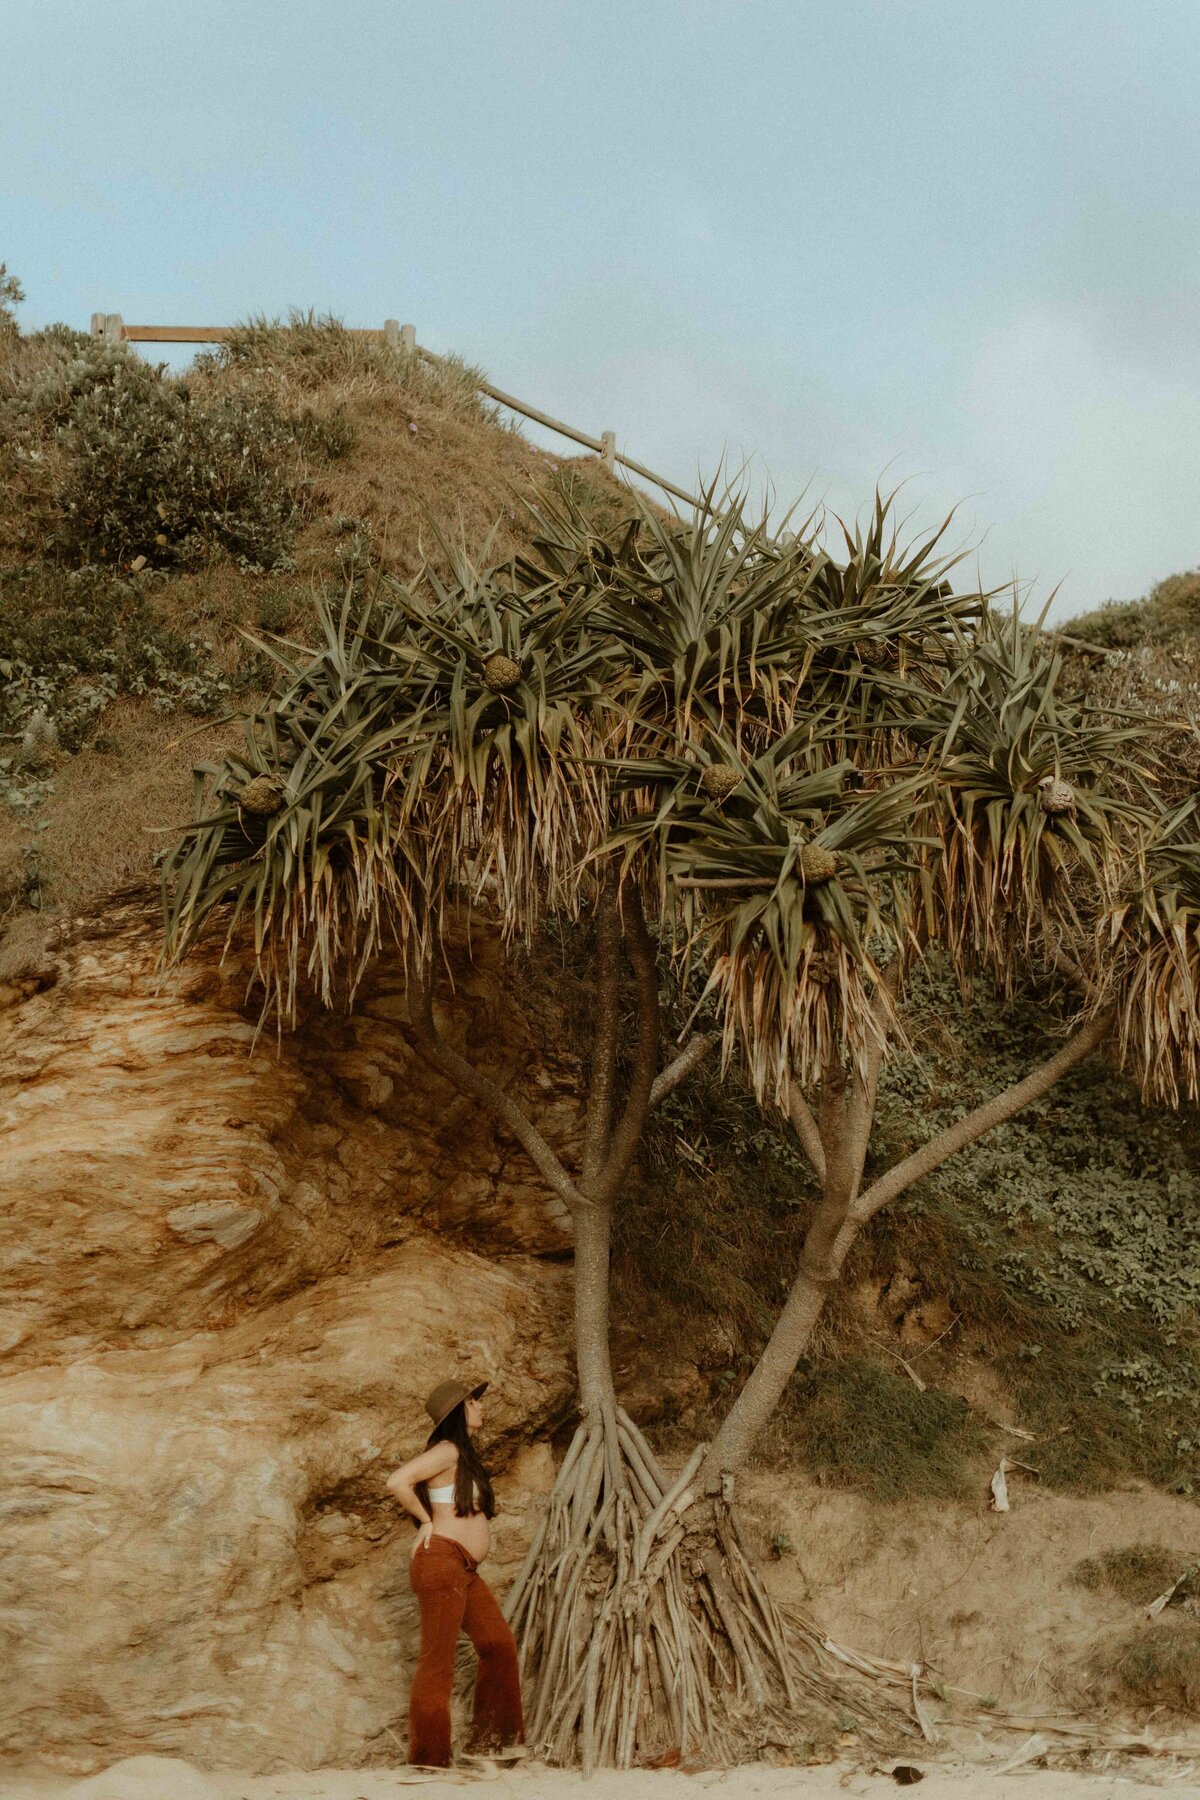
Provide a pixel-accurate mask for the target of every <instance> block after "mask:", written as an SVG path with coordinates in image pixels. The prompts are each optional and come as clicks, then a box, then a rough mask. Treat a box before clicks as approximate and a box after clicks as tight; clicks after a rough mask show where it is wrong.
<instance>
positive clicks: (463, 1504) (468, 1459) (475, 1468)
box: [413, 1400, 496, 1519]
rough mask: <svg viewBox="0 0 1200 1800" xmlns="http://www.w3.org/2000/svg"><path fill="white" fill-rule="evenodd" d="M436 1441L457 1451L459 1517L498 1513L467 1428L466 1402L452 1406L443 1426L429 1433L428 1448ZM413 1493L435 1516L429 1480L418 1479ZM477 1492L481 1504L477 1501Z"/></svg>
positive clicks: (457, 1510) (486, 1515)
mask: <svg viewBox="0 0 1200 1800" xmlns="http://www.w3.org/2000/svg"><path fill="white" fill-rule="evenodd" d="M435 1444H453V1445H454V1447H455V1449H456V1450H457V1451H458V1462H457V1464H456V1465H455V1470H454V1511H455V1513H456V1514H457V1516H458V1517H459V1518H460V1519H465V1518H466V1517H467V1515H468V1514H469V1513H474V1512H481V1513H482V1514H483V1516H484V1518H485V1519H492V1518H495V1516H496V1496H495V1495H494V1494H493V1492H492V1478H491V1476H490V1475H489V1474H488V1472H487V1470H486V1469H485V1468H484V1466H483V1463H482V1461H481V1459H480V1455H479V1452H478V1450H477V1449H476V1448H475V1446H474V1444H473V1443H472V1442H471V1433H470V1432H469V1431H468V1430H467V1403H466V1401H465V1400H460V1401H459V1403H458V1405H457V1406H455V1407H452V1408H451V1410H450V1411H449V1412H448V1413H447V1414H446V1416H445V1418H444V1419H443V1420H442V1422H441V1424H440V1425H435V1426H434V1428H433V1430H432V1431H431V1432H430V1434H429V1442H428V1443H427V1444H426V1446H425V1448H426V1449H427V1450H432V1449H433V1446H434V1445H435ZM413 1492H414V1494H416V1496H417V1498H418V1499H419V1500H420V1502H421V1505H422V1506H423V1507H424V1508H425V1511H426V1512H427V1513H428V1514H429V1516H430V1518H431V1519H432V1517H433V1506H432V1504H431V1503H430V1499H429V1483H428V1482H427V1481H417V1482H414V1483H413ZM476 1495H478V1498H479V1504H478V1506H477V1505H476V1504H475V1498H476Z"/></svg>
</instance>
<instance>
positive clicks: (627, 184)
mask: <svg viewBox="0 0 1200 1800" xmlns="http://www.w3.org/2000/svg"><path fill="white" fill-rule="evenodd" d="M3 11H4V28H3V41H4V61H3V64H2V66H0V260H4V261H6V262H7V264H8V266H9V270H10V272H13V273H15V274H17V275H18V276H19V278H20V279H21V281H22V283H23V285H24V287H25V290H26V294H27V301H26V304H25V306H24V307H23V308H22V309H21V315H20V316H21V319H22V323H23V325H24V326H25V328H26V329H32V328H33V327H35V326H37V325H39V324H44V323H47V322H49V321H51V320H56V319H62V320H66V321H68V322H69V323H71V324H75V325H78V326H80V327H83V328H86V327H87V323H88V320H89V319H90V316H91V314H92V313H93V312H94V311H104V312H119V313H120V314H122V316H123V317H124V318H125V319H126V320H127V321H130V322H138V323H148V324H168V323H169V324H205V325H207V324H231V323H234V322H236V321H237V320H238V319H244V318H246V317H248V316H250V315H251V314H262V313H265V314H268V315H276V314H286V313H287V311H288V309H289V308H291V307H299V308H303V309H306V308H309V307H311V308H314V309H316V310H317V311H318V312H332V313H333V314H335V315H336V316H337V317H339V318H341V319H343V320H344V321H345V323H346V324H348V325H379V324H382V322H383V320H384V319H385V318H389V317H391V318H397V319H399V320H401V321H402V322H406V323H407V322H411V323H413V324H414V325H415V326H416V329H417V336H418V340H419V341H420V342H421V343H422V344H425V345H427V346H428V347H429V348H430V349H433V350H440V351H448V350H449V351H457V352H459V353H460V354H462V355H464V356H466V357H467V358H468V359H469V360H470V361H472V362H475V363H478V364H479V365H480V366H481V367H482V368H483V369H484V370H485V371H486V372H487V374H488V376H489V377H490V379H491V380H492V381H493V382H494V383H495V384H496V385H497V386H499V387H501V388H504V389H506V390H507V391H509V392H510V393H513V394H515V395H518V396H520V397H521V398H522V399H525V400H527V401H529V402H530V404H532V405H534V406H537V407H540V408H543V409H544V410H546V411H548V412H550V413H552V414H554V415H555V416H557V417H559V418H562V419H565V420H567V421H569V422H570V423H572V424H574V425H577V426H578V427H580V428H581V429H583V430H585V431H588V432H590V433H594V434H596V435H598V434H599V433H600V432H601V431H603V430H606V429H612V430H614V431H615V432H616V435H617V444H618V448H620V449H622V450H625V451H627V452H628V453H629V454H630V455H632V456H634V457H636V458H638V459H639V460H640V461H642V462H644V463H647V464H649V466H650V467H652V468H654V469H656V470H658V471H660V472H661V473H663V474H665V475H667V476H669V477H670V478H672V479H673V480H675V481H677V482H680V483H681V484H682V485H685V486H689V487H694V486H695V484H696V482H697V480H698V479H700V478H703V477H707V476H711V474H712V473H713V472H714V471H715V470H716V469H717V467H718V466H719V465H720V464H721V463H722V460H724V462H725V463H726V465H727V466H731V467H732V468H734V469H742V468H745V470H746V474H747V479H748V480H749V482H750V483H751V486H752V487H753V489H754V491H755V494H756V495H766V496H769V497H772V498H773V501H774V504H775V505H776V507H777V510H782V508H783V507H784V506H786V505H789V504H791V503H792V502H793V501H794V500H796V499H797V498H798V497H799V496H800V495H801V494H804V495H805V496H806V503H805V507H804V510H805V511H807V510H809V508H811V507H812V506H814V505H816V504H817V503H818V502H819V503H821V504H823V505H824V506H825V507H826V508H828V509H830V511H831V512H832V513H835V514H837V515H840V516H841V517H843V518H846V519H848V520H849V519H851V518H853V517H854V516H855V515H856V514H858V513H859V512H860V511H862V510H863V509H864V508H865V507H866V506H867V505H869V503H870V501H871V499H872V496H873V494H874V491H875V488H876V485H877V484H882V485H883V486H884V487H885V488H892V487H897V486H898V487H900V500H899V505H900V508H901V511H902V512H903V514H904V516H905V518H906V519H907V521H908V525H907V529H908V530H909V531H910V532H915V531H917V530H919V529H921V528H922V527H924V526H926V525H929V524H932V523H934V522H937V521H939V520H940V518H941V517H942V515H944V514H945V513H946V512H948V511H949V510H950V508H951V507H953V506H957V507H958V511H957V513H956V515H955V519H954V522H953V525H952V527H951V539H952V541H953V543H954V545H955V546H956V547H961V548H963V549H966V550H967V551H968V552H969V555H968V561H967V564H966V571H967V574H968V575H969V576H970V578H972V579H973V578H974V576H975V574H976V572H978V575H979V577H980V578H981V579H982V580H983V581H984V582H985V584H987V585H988V586H996V585H999V584H1002V583H1006V582H1012V581H1014V580H1015V581H1017V582H1018V583H1019V584H1020V587H1021V591H1022V592H1023V593H1024V594H1025V595H1026V602H1025V603H1026V604H1027V605H1029V604H1036V605H1039V606H1040V605H1041V604H1044V603H1045V602H1046V601H1047V600H1048V599H1049V598H1050V596H1051V594H1052V593H1054V591H1055V590H1056V589H1057V595H1056V597H1055V599H1054V601H1053V605H1052V612H1051V616H1052V617H1058V618H1065V617H1069V616H1071V615H1073V614H1076V613H1079V612H1081V611H1084V610H1087V609H1089V608H1091V607H1092V606H1095V605H1097V604H1099V603H1100V602H1102V601H1104V600H1105V599H1108V598H1118V599H1123V598H1131V597H1134V596H1136V595H1140V594H1143V593H1145V592H1146V591H1147V590H1148V589H1149V588H1150V587H1151V586H1152V585H1153V583H1154V582H1156V581H1158V580H1160V579H1162V578H1163V577H1165V576H1167V575H1169V574H1172V573H1174V572H1176V571H1179V570H1182V569H1187V568H1192V567H1194V566H1195V565H1196V564H1197V563H1200V504H1198V502H1200V308H1198V297H1200V6H1197V5H1196V3H1195V0H1140V3H1139V0H1109V3H1105V4H1100V3H1093V4H1088V5H1084V4H1067V3H1065V0H673V3H670V0H428V3H427V4H407V3H406V0H340V3H339V4H338V5H335V6H331V5H329V4H328V0H323V3H322V4H316V3H315V0H289V4H287V5H286V6H285V5H283V4H280V3H278V0H236V3H234V0H205V4H204V5H203V6H197V5H195V4H187V5H184V4H182V0H155V4H149V3H146V0H106V4H105V5H104V6H103V7H97V6H96V5H95V4H94V0H87V3H86V4H83V3H81V0H25V4H20V3H19V0H7V3H6V4H5V5H4V8H3ZM530 435H532V436H535V437H538V438H539V439H540V440H541V441H544V442H547V443H550V444H552V445H553V446H554V447H556V448H566V446H564V445H563V441H562V440H561V439H550V438H548V437H546V436H545V434H542V433H540V432H538V431H536V430H531V432H530Z"/></svg>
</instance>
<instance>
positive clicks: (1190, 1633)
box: [1092, 1619, 1200, 1712]
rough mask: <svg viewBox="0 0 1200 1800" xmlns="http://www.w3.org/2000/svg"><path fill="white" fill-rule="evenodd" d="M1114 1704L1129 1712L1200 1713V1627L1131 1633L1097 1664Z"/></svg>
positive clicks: (1176, 1624)
mask: <svg viewBox="0 0 1200 1800" xmlns="http://www.w3.org/2000/svg"><path fill="white" fill-rule="evenodd" d="M1092 1669H1093V1672H1094V1674H1095V1675H1096V1676H1097V1677H1098V1678H1099V1680H1100V1682H1101V1683H1102V1684H1103V1686H1104V1688H1105V1691H1106V1694H1107V1696H1108V1698H1110V1699H1111V1700H1113V1701H1116V1702H1117V1703H1118V1704H1122V1705H1126V1706H1154V1707H1166V1708H1169V1709H1170V1710H1171V1711H1173V1712H1195V1711H1196V1710H1197V1709H1200V1622H1197V1621H1196V1620H1193V1619H1180V1620H1178V1621H1176V1620H1173V1619H1172V1620H1159V1621H1156V1622H1155V1623H1154V1624H1149V1625H1146V1626H1145V1627H1143V1628H1140V1629H1138V1630H1136V1631H1129V1632H1126V1633H1124V1635H1123V1636H1121V1637H1119V1638H1117V1639H1116V1640H1115V1641H1114V1642H1112V1643H1110V1644H1108V1645H1106V1646H1104V1647H1103V1648H1102V1649H1101V1650H1099V1651H1098V1652H1097V1653H1096V1654H1095V1655H1094V1656H1093V1658H1092Z"/></svg>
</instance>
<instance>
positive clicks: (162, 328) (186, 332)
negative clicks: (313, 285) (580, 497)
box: [92, 312, 707, 511]
mask: <svg viewBox="0 0 1200 1800" xmlns="http://www.w3.org/2000/svg"><path fill="white" fill-rule="evenodd" d="M237 329H238V328H237V326H235V325H127V324H126V323H125V321H124V319H123V318H122V317H121V315H120V313H100V312H97V313H93V314H92V336H93V337H100V338H108V339H109V340H110V341H111V342H113V343H126V344H223V343H224V342H225V341H226V339H227V338H229V337H231V336H232V335H233V333H234V332H235V331H236V330H237ZM350 335H351V336H352V337H361V338H373V339H375V341H376V342H378V343H383V344H390V345H392V346H393V347H394V348H395V349H396V350H402V351H406V352H407V353H408V354H409V355H416V356H420V357H422V358H423V359H424V360H425V361H426V362H430V363H440V362H441V361H442V358H441V357H440V356H436V355H435V354H434V352H433V351H432V350H426V348H425V346H424V345H423V344H418V342H417V330H416V326H415V325H401V324H400V322H399V320H398V319H385V320H384V322H383V329H382V331H379V330H373V329H365V330H352V331H351V332H350ZM479 391H480V393H481V394H486V395H487V397H488V399H489V400H495V401H496V402H497V403H498V405H500V406H505V407H507V408H508V410H509V411H510V412H515V413H520V414H521V416H522V417H523V418H526V419H532V420H533V421H534V423H535V424H537V425H544V426H545V427H546V429H547V430H548V431H556V432H557V433H558V434H559V436H560V437H565V438H570V439H571V441H572V443H575V444H582V445H584V447H585V448H586V449H588V450H592V451H594V452H595V454H596V455H597V456H599V457H600V458H601V460H602V461H603V462H604V463H605V464H606V466H607V467H608V468H610V469H612V470H613V471H614V472H615V470H616V468H617V465H618V464H620V466H621V467H622V468H623V469H628V470H629V471H630V473H631V474H633V475H640V476H641V478H642V480H643V481H651V482H653V483H654V485H655V487H659V488H661V489H662V490H663V492H664V493H667V494H670V495H672V496H673V498H675V499H676V500H682V501H684V503H685V504H686V505H688V506H694V507H699V508H701V509H702V510H705V511H707V507H706V505H705V502H704V501H703V500H699V499H697V497H696V496H695V494H689V493H688V491H687V489H686V488H681V487H677V486H676V484H675V483H674V482H673V481H668V480H667V478H666V476H665V475H658V474H656V473H655V471H654V470H653V469H648V468H647V467H646V465H645V463H640V462H636V461H635V460H634V458H633V457H632V456H626V455H625V453H624V452H623V451H621V450H618V449H617V435H616V432H614V431H602V432H601V433H600V435H599V437H592V436H591V434H590V433H589V432H586V431H579V430H577V429H576V427H575V426H574V425H566V424H564V423H563V421H562V420H561V419H555V418H553V417H552V416H551V415H550V414H549V413H546V412H542V411H541V409H540V408H539V407H536V406H528V405H526V403H525V401H524V400H518V399H517V398H516V397H515V396H514V395H513V394H506V393H505V392H504V389H503V388H498V387H493V386H492V384H491V382H489V381H481V382H480V383H479Z"/></svg>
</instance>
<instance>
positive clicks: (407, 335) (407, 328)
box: [400, 325, 417, 356]
mask: <svg viewBox="0 0 1200 1800" xmlns="http://www.w3.org/2000/svg"><path fill="white" fill-rule="evenodd" d="M400 348H401V349H402V350H407V352H408V354H409V355H410V356H415V355H416V354H417V328H416V326H415V325H402V326H401V327H400Z"/></svg>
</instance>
